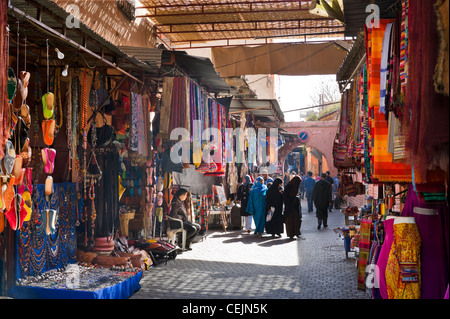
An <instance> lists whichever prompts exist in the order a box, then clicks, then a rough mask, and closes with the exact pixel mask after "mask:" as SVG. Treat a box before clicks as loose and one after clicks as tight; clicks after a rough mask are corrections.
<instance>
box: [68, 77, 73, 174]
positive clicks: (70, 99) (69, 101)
mask: <svg viewBox="0 0 450 319" xmlns="http://www.w3.org/2000/svg"><path fill="white" fill-rule="evenodd" d="M70 73H72V72H70ZM67 87H68V89H67V90H66V104H67V105H66V112H67V125H66V132H67V134H66V135H67V137H66V138H67V148H68V149H69V163H68V164H69V165H68V167H69V172H68V173H69V176H68V177H70V171H71V170H72V160H73V153H72V143H71V141H72V125H71V124H72V76H71V74H69V84H68V85H67ZM69 180H70V178H69Z"/></svg>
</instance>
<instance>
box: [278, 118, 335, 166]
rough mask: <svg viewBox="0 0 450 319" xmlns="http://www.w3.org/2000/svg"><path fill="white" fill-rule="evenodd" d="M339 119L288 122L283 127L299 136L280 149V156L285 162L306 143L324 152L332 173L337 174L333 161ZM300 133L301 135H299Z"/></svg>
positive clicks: (282, 161) (281, 160)
mask: <svg viewBox="0 0 450 319" xmlns="http://www.w3.org/2000/svg"><path fill="white" fill-rule="evenodd" d="M338 125H339V121H323V122H287V123H283V125H282V129H284V130H285V131H287V132H288V133H290V134H292V135H294V134H295V135H296V136H297V138H295V137H294V138H291V139H290V140H289V141H287V142H286V143H285V144H284V145H283V146H282V147H281V148H280V149H279V151H278V158H279V160H280V162H281V163H284V161H285V159H286V156H287V155H288V154H289V153H290V152H292V150H294V149H295V148H297V147H299V146H302V145H305V146H309V147H311V148H312V149H316V150H317V151H318V152H319V153H321V154H323V157H324V158H325V159H326V161H327V164H328V170H329V171H330V173H331V175H336V174H337V168H336V167H334V161H333V143H334V139H335V137H336V133H337V131H338ZM299 135H300V136H299Z"/></svg>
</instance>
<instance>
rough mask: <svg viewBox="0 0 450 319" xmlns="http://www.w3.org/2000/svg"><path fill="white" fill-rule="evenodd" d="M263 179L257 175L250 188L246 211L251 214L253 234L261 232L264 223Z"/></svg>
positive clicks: (264, 198)
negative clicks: (253, 227)
mask: <svg viewBox="0 0 450 319" xmlns="http://www.w3.org/2000/svg"><path fill="white" fill-rule="evenodd" d="M263 183H264V179H263V178H262V177H258V178H257V179H256V181H255V184H254V185H253V187H252V189H251V190H250V195H249V198H248V202H247V209H246V212H247V213H249V214H251V215H253V220H254V221H255V234H256V233H263V232H264V226H265V224H266V192H267V186H266V185H264V184H263Z"/></svg>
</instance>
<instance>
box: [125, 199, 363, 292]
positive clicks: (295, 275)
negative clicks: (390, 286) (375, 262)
mask: <svg viewBox="0 0 450 319" xmlns="http://www.w3.org/2000/svg"><path fill="white" fill-rule="evenodd" d="M302 204H303V205H302V206H303V207H305V206H306V202H305V201H304V202H303V203H302ZM303 210H304V211H305V209H303ZM328 225H329V226H328V228H322V229H320V230H317V219H316V217H315V214H313V213H309V214H308V213H305V212H303V224H302V236H301V238H300V239H296V240H293V241H291V240H288V239H287V238H286V237H282V238H275V239H272V237H271V236H270V235H264V236H263V237H262V238H257V237H255V236H254V235H252V234H246V233H245V232H243V231H237V230H235V231H233V230H231V231H228V232H227V233H224V232H222V231H220V230H214V231H212V230H210V231H208V236H207V239H206V240H204V241H202V242H197V243H195V244H193V250H192V251H187V252H184V253H182V254H180V255H178V256H177V258H176V259H175V260H169V262H168V264H167V265H164V264H160V265H159V266H158V267H155V268H152V269H150V270H149V271H148V272H146V274H145V276H144V278H143V279H142V280H141V289H140V290H139V291H138V292H136V293H135V294H134V295H133V296H132V297H131V299H163V298H170V299H253V298H258V299H368V297H367V295H366V293H365V292H362V291H358V290H357V289H356V276H357V269H356V268H355V259H354V258H353V254H350V255H349V258H348V259H346V257H345V251H344V244H343V241H342V239H340V238H339V236H338V235H337V234H336V233H335V232H334V231H333V229H334V228H337V227H342V226H344V225H345V223H344V215H343V214H341V213H340V212H339V211H337V210H334V211H333V212H332V213H330V214H329V221H328Z"/></svg>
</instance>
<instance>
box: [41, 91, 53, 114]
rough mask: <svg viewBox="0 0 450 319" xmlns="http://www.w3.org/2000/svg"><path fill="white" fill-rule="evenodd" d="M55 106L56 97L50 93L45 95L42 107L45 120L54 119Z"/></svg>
mask: <svg viewBox="0 0 450 319" xmlns="http://www.w3.org/2000/svg"><path fill="white" fill-rule="evenodd" d="M54 104H55V95H54V94H53V93H52V92H48V93H46V94H44V96H43V97H42V107H43V112H44V118H45V119H47V120H48V119H51V118H52V117H53V111H54V109H55V108H54V106H55V105H54Z"/></svg>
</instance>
